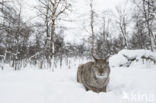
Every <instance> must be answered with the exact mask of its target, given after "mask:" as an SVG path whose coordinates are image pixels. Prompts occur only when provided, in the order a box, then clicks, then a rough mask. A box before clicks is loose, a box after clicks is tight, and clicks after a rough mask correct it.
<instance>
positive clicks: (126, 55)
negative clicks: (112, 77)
mask: <svg viewBox="0 0 156 103" xmlns="http://www.w3.org/2000/svg"><path fill="white" fill-rule="evenodd" d="M142 57H146V58H148V57H149V58H151V59H153V60H148V59H143V58H142ZM128 59H136V60H134V61H132V63H130V64H129V60H128ZM154 61H156V52H151V51H150V50H143V49H140V50H126V49H124V50H121V51H120V52H119V53H118V54H116V55H113V56H112V57H111V58H110V59H109V62H110V66H111V67H120V66H127V65H129V66H130V67H137V66H138V67H139V68H154V67H155V68H156V66H155V64H154Z"/></svg>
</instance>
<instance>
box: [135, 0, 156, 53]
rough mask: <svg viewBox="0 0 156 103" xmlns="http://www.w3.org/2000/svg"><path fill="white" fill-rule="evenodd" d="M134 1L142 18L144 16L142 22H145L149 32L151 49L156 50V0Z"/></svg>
mask: <svg viewBox="0 0 156 103" xmlns="http://www.w3.org/2000/svg"><path fill="white" fill-rule="evenodd" d="M133 3H134V4H135V6H136V7H137V8H138V9H137V12H139V13H140V14H141V15H140V18H142V22H143V23H144V24H145V27H146V30H147V32H148V35H149V38H150V44H151V47H150V48H151V50H152V51H155V49H156V46H155V45H156V44H155V39H156V38H155V36H154V34H153V28H154V21H155V16H156V15H155V12H156V1H155V0H138V1H136V0H133Z"/></svg>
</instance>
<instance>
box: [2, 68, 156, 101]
mask: <svg viewBox="0 0 156 103" xmlns="http://www.w3.org/2000/svg"><path fill="white" fill-rule="evenodd" d="M76 72H77V69H67V70H57V71H55V72H52V71H50V70H22V71H0V103H88V102H89V103H95V102H98V103H103V102H106V103H114V102H116V103H119V102H120V103H134V102H140V101H141V100H139V99H138V98H136V99H135V100H133V98H128V99H127V98H124V94H123V93H124V92H125V93H127V95H130V93H133V92H134V93H138V92H139V93H142V94H146V95H153V96H154V99H152V101H151V100H150V99H149V100H147V101H145V100H144V101H141V103H146V102H149V101H150V102H152V103H155V102H156V98H155V96H156V82H154V81H156V75H155V74H156V70H155V69H150V70H147V69H133V68H131V69H125V68H113V69H111V75H110V83H109V86H108V88H107V91H108V92H107V93H99V94H98V93H94V92H92V91H88V92H86V91H85V89H84V88H83V86H82V85H81V84H79V83H77V81H76ZM142 94H140V95H142Z"/></svg>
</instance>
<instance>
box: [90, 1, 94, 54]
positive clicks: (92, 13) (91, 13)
mask: <svg viewBox="0 0 156 103" xmlns="http://www.w3.org/2000/svg"><path fill="white" fill-rule="evenodd" d="M90 27H91V34H92V55H93V56H94V55H95V33H94V10H93V0H90Z"/></svg>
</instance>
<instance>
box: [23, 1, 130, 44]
mask: <svg viewBox="0 0 156 103" xmlns="http://www.w3.org/2000/svg"><path fill="white" fill-rule="evenodd" d="M126 1H127V0H94V9H95V12H96V13H97V14H99V15H100V14H102V12H103V11H105V10H109V9H112V10H115V7H116V6H117V5H121V4H123V2H126ZM22 2H23V3H22V7H23V16H24V17H25V21H27V20H29V19H31V22H34V21H38V20H37V18H35V17H36V15H37V14H36V12H35V9H34V6H35V5H37V0H23V1H22ZM66 19H71V20H73V21H74V22H63V23H62V25H65V26H67V27H68V28H72V29H70V30H68V31H66V32H65V40H66V41H69V42H80V40H81V39H82V38H85V37H87V35H88V33H87V32H86V30H83V27H84V26H83V25H87V23H88V22H89V21H88V20H89V0H72V12H71V13H70V14H69V15H68V17H67V18H66ZM29 21H30V20H29Z"/></svg>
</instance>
